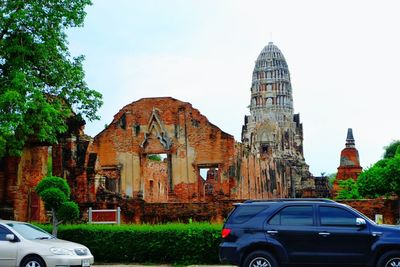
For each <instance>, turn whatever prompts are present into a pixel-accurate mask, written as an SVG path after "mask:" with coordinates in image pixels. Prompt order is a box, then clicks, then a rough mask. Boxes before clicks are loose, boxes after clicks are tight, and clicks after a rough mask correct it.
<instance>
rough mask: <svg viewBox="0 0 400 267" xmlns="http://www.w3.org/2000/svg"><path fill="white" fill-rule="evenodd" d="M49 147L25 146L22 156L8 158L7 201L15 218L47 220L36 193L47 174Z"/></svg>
mask: <svg viewBox="0 0 400 267" xmlns="http://www.w3.org/2000/svg"><path fill="white" fill-rule="evenodd" d="M47 159H48V147H47V146H40V147H25V148H24V150H23V153H22V157H21V158H12V157H10V158H6V159H5V164H6V168H5V169H6V172H5V176H6V177H7V179H8V181H7V188H6V190H7V201H8V202H9V204H11V206H12V208H13V219H15V220H20V221H31V220H33V221H45V219H46V216H45V210H44V205H43V203H41V201H40V199H39V196H38V195H37V194H36V193H35V190H34V189H35V187H36V185H37V184H38V183H39V181H40V180H41V179H42V178H43V177H45V176H46V175H47V171H48V170H47V168H48V167H47Z"/></svg>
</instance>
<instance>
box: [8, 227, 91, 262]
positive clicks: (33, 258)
mask: <svg viewBox="0 0 400 267" xmlns="http://www.w3.org/2000/svg"><path fill="white" fill-rule="evenodd" d="M93 262H94V259H93V255H92V254H91V253H90V250H89V249H88V248H87V247H85V246H83V245H80V244H77V243H73V242H69V241H65V240H61V239H57V238H55V237H54V236H52V235H50V234H49V233H47V232H45V231H43V230H42V229H40V228H38V227H36V226H34V225H32V224H29V223H25V222H17V221H4V220H0V266H1V267H11V266H12V267H69V266H74V267H75V266H82V267H87V266H90V265H91V264H93Z"/></svg>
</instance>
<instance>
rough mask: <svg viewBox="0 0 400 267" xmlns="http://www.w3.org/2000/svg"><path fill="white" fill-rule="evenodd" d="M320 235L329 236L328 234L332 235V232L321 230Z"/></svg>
mask: <svg viewBox="0 0 400 267" xmlns="http://www.w3.org/2000/svg"><path fill="white" fill-rule="evenodd" d="M318 234H319V235H320V236H328V235H330V234H331V233H328V232H320V233H318Z"/></svg>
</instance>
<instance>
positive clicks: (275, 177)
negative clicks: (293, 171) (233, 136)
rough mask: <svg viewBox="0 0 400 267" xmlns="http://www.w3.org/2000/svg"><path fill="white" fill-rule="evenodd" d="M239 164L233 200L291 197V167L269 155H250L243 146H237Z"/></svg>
mask: <svg viewBox="0 0 400 267" xmlns="http://www.w3.org/2000/svg"><path fill="white" fill-rule="evenodd" d="M236 155H237V160H238V163H239V167H237V171H239V173H238V175H236V177H234V179H233V181H234V186H232V187H231V188H232V198H235V199H268V198H282V197H288V196H289V189H290V185H291V181H290V176H289V173H290V165H288V164H285V161H280V160H277V159H275V158H273V157H272V156H271V155H269V154H262V155H260V154H253V153H249V152H248V151H247V150H246V148H245V146H244V145H242V144H237V145H236Z"/></svg>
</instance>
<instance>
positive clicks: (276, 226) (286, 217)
mask: <svg viewBox="0 0 400 267" xmlns="http://www.w3.org/2000/svg"><path fill="white" fill-rule="evenodd" d="M265 234H266V236H267V239H269V240H270V242H271V241H272V242H273V243H275V245H278V246H280V247H281V248H282V249H283V250H284V251H286V253H287V255H288V258H289V262H290V263H312V262H316V260H317V259H316V258H315V250H316V249H317V247H318V244H317V243H316V242H317V241H318V234H317V227H316V223H315V216H314V205H312V204H310V205H307V204H302V205H288V206H285V207H284V208H283V209H281V210H279V212H278V213H276V214H275V215H274V216H273V217H271V219H270V220H268V221H267V223H266V226H265Z"/></svg>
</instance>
